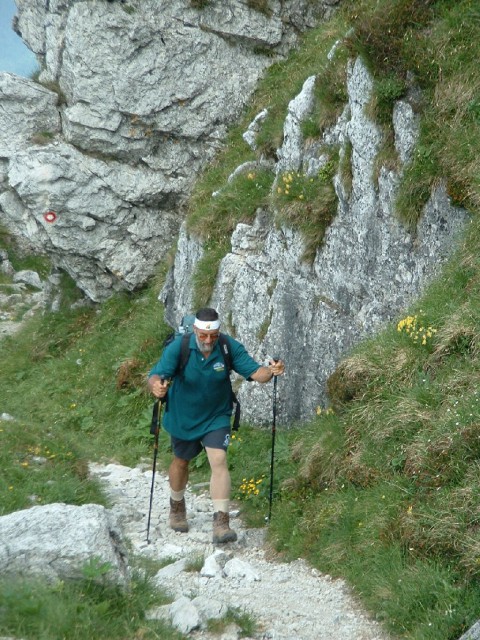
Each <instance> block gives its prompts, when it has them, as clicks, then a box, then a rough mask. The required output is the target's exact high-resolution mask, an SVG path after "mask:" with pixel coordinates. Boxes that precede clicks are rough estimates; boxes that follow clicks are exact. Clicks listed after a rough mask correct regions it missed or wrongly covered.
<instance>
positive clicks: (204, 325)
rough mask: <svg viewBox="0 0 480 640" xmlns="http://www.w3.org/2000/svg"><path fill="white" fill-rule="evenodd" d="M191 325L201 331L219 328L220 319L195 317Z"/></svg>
mask: <svg viewBox="0 0 480 640" xmlns="http://www.w3.org/2000/svg"><path fill="white" fill-rule="evenodd" d="M193 326H194V327H197V329H201V330H202V331H215V329H220V320H199V319H198V318H195V322H194V323H193Z"/></svg>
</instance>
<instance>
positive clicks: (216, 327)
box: [148, 307, 285, 543]
mask: <svg viewBox="0 0 480 640" xmlns="http://www.w3.org/2000/svg"><path fill="white" fill-rule="evenodd" d="M182 339H184V338H182V336H179V337H177V338H176V339H175V340H173V342H171V343H170V344H168V345H167V346H166V347H165V349H164V351H163V354H162V357H161V358H160V360H159V361H158V362H157V364H156V365H155V366H154V367H153V368H152V370H151V371H150V373H149V378H148V386H149V388H150V391H151V392H152V393H153V395H154V396H155V397H156V398H160V399H163V398H165V397H166V399H167V402H166V409H165V411H164V415H163V426H164V428H165V430H166V431H167V432H168V433H169V434H170V436H171V442H172V450H173V456H174V457H173V460H172V462H171V464H170V468H169V472H168V473H169V481H170V526H171V527H172V529H174V531H180V532H186V531H188V522H187V514H186V507H185V489H186V486H187V482H188V472H189V462H190V460H192V459H193V458H195V456H197V455H198V454H199V453H200V452H201V451H202V449H203V448H205V451H206V454H207V458H208V462H209V465H210V471H211V475H210V496H211V499H212V502H213V511H214V514H213V542H214V543H222V542H233V541H235V540H236V539H237V534H236V533H235V531H233V530H232V529H231V528H230V521H229V502H230V490H231V482H230V473H229V471H228V467H227V448H228V444H229V440H230V429H231V425H230V421H231V416H232V387H231V382H230V372H229V371H228V367H227V365H226V360H225V358H224V355H222V350H221V347H223V348H224V349H225V348H226V349H228V351H229V353H230V356H229V357H230V362H231V367H232V369H233V370H234V371H235V372H236V373H238V374H239V375H241V376H243V377H244V378H247V379H249V380H254V381H255V382H262V383H263V382H269V381H270V380H271V379H272V378H273V376H278V375H281V374H283V373H284V371H285V366H284V363H283V362H282V361H281V360H277V361H273V360H272V361H270V362H269V365H268V366H262V365H260V364H258V362H256V361H255V360H254V359H253V358H252V357H251V356H250V355H249V354H248V352H247V351H246V349H245V347H244V346H243V345H242V344H241V343H240V342H238V341H237V340H235V339H234V338H232V337H231V336H225V335H223V334H222V335H221V334H220V320H219V317H218V313H217V311H216V310H215V309H211V308H208V307H206V308H203V309H200V310H199V311H197V313H196V315H195V321H194V324H193V332H192V334H191V335H190V336H189V337H188V339H187V340H188V341H189V342H188V347H189V350H190V354H189V356H188V360H187V362H186V364H185V366H184V367H183V369H182V370H181V372H179V370H178V365H179V360H180V356H181V343H182ZM225 342H226V345H227V347H224V344H225ZM170 380H171V384H169V381H170Z"/></svg>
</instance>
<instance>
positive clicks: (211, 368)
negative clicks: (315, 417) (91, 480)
mask: <svg viewBox="0 0 480 640" xmlns="http://www.w3.org/2000/svg"><path fill="white" fill-rule="evenodd" d="M227 340H228V345H229V348H230V354H231V357H232V366H233V370H234V371H236V373H238V374H239V375H241V376H243V377H244V378H249V377H250V376H251V375H252V374H253V373H255V371H257V369H258V368H259V367H260V366H261V365H260V364H258V362H256V361H255V360H254V359H253V358H252V357H251V356H250V355H249V354H248V352H247V350H246V349H245V347H244V346H243V345H242V344H241V343H240V342H238V341H237V340H235V339H234V338H232V337H230V336H227ZM181 343H182V336H178V337H177V338H175V340H174V341H173V342H171V343H170V344H169V345H167V347H165V349H164V351H163V354H162V357H161V358H160V360H159V361H158V362H157V364H156V365H155V366H154V367H153V368H152V370H151V371H150V373H149V377H150V376H152V375H155V374H156V375H158V376H160V377H163V378H172V379H173V380H172V384H171V385H170V387H169V389H168V396H167V405H166V409H165V411H164V413H163V427H164V429H165V431H168V433H170V435H172V436H174V437H175V438H180V439H181V440H199V439H200V438H202V437H203V436H204V435H205V434H206V433H208V432H209V431H215V429H221V428H223V427H229V426H230V419H231V415H232V401H231V395H230V382H229V380H228V378H227V372H226V366H225V361H224V359H223V356H222V354H221V351H220V346H219V343H218V341H217V344H216V345H215V347H214V349H213V351H212V353H211V354H210V355H209V356H208V358H205V356H204V355H203V354H202V352H201V351H200V350H199V348H198V347H197V342H196V338H195V334H193V333H192V335H191V336H190V345H189V346H190V356H189V358H188V362H187V364H186V366H185V368H184V370H183V371H182V373H180V374H179V375H177V376H175V371H176V369H177V365H178V362H179V360H180V348H181Z"/></svg>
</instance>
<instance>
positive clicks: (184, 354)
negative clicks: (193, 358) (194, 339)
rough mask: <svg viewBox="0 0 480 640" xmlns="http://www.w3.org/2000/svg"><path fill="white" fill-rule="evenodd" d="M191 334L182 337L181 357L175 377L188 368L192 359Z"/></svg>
mask: <svg viewBox="0 0 480 640" xmlns="http://www.w3.org/2000/svg"><path fill="white" fill-rule="evenodd" d="M191 335H192V334H191V333H184V334H183V336H182V342H181V344H180V356H179V358H178V364H177V370H176V371H175V375H177V374H179V373H182V371H183V370H184V369H185V367H186V366H187V362H188V359H189V357H190V336H191Z"/></svg>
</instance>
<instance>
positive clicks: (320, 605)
mask: <svg viewBox="0 0 480 640" xmlns="http://www.w3.org/2000/svg"><path fill="white" fill-rule="evenodd" d="M90 472H91V474H92V475H93V476H96V477H97V478H99V480H100V481H101V483H102V485H103V487H104V490H105V491H106V493H107V495H109V497H110V499H111V501H112V507H111V508H112V511H113V512H114V513H115V515H116V516H117V518H118V521H119V523H120V525H121V527H122V530H123V533H124V535H125V537H126V538H127V539H128V540H129V541H130V544H131V547H132V552H133V553H134V554H136V555H144V556H147V557H151V558H155V559H159V560H162V559H168V560H170V563H169V564H168V565H167V566H165V567H164V568H163V569H161V570H160V571H159V572H158V574H157V575H156V577H155V580H156V582H157V583H158V585H159V586H161V587H162V589H166V590H167V591H168V592H169V593H170V594H171V596H172V598H173V600H174V603H173V604H172V605H171V606H170V605H167V606H166V607H161V608H160V609H159V610H158V611H152V612H150V615H151V616H152V617H162V618H166V619H169V621H170V622H172V623H173V624H174V625H175V626H176V627H177V628H178V629H179V630H180V631H182V633H184V634H185V637H188V638H192V640H193V639H195V640H197V639H198V640H200V639H201V640H237V639H238V638H240V634H239V629H238V628H237V627H236V626H235V625H232V626H231V627H229V628H227V629H226V630H225V631H224V632H223V633H222V634H220V635H218V634H212V633H209V632H208V631H207V630H206V629H205V620H206V619H207V618H214V617H221V616H222V615H223V614H224V613H225V611H226V608H227V607H241V608H242V609H243V610H245V611H247V612H248V613H249V614H251V616H252V617H253V618H254V619H255V621H256V622H257V625H258V629H257V631H256V633H255V635H254V636H253V638H255V640H257V639H258V640H260V639H262V640H267V639H268V640H388V636H387V635H386V633H385V632H384V631H382V629H381V627H380V626H379V625H378V624H377V623H376V622H375V621H373V620H371V619H369V617H368V616H367V615H366V614H365V613H364V612H362V609H361V607H360V606H359V605H358V604H357V603H356V602H355V599H354V598H353V596H352V593H351V591H350V590H349V588H348V587H347V585H346V584H345V583H344V582H343V581H342V580H338V579H332V578H331V577H330V576H328V575H323V574H321V573H320V572H319V571H317V570H316V569H313V568H312V567H310V566H309V565H308V564H307V563H306V562H304V561H303V560H300V559H299V560H296V561H295V562H291V563H285V562H278V561H276V560H272V559H270V558H269V557H268V554H267V551H266V548H265V546H264V535H265V530H263V529H248V528H246V527H245V526H244V525H243V523H242V521H241V519H240V518H239V517H236V515H238V514H236V512H234V511H232V512H231V526H232V527H233V528H234V529H235V530H236V531H237V534H238V540H237V542H234V543H229V544H227V545H213V544H212V542H211V536H212V509H211V502H210V498H209V496H208V493H207V491H206V489H207V488H206V487H205V486H204V487H196V488H195V487H194V489H195V490H194V491H192V490H187V494H186V503H187V511H188V517H189V526H190V530H189V532H188V533H186V534H185V533H183V534H182V533H175V532H174V531H172V530H171V529H170V528H169V526H168V503H169V487H168V480H167V478H166V477H165V476H164V475H163V474H162V473H158V472H157V473H156V476H155V486H154V500H153V508H152V518H151V525H150V536H149V537H150V543H149V544H147V541H146V529H147V517H148V507H149V499H150V488H151V481H152V472H151V469H146V467H145V465H144V466H143V467H142V466H141V465H140V466H138V467H136V468H129V467H125V466H121V465H116V464H109V465H107V466H103V465H99V464H92V465H91V466H90ZM198 558H201V560H200V563H199V566H201V567H202V568H201V570H200V571H198V570H196V571H192V570H188V568H189V567H188V564H189V563H190V564H191V563H192V561H195V559H196V561H197V563H198ZM202 564H203V566H202Z"/></svg>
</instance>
